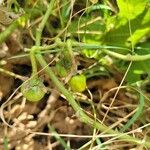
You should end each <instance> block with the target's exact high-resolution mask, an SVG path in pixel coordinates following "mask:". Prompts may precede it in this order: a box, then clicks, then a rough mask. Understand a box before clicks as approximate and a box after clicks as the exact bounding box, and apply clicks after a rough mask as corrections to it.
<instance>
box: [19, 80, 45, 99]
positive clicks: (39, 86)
mask: <svg viewBox="0 0 150 150" xmlns="http://www.w3.org/2000/svg"><path fill="white" fill-rule="evenodd" d="M21 92H22V94H23V96H24V97H25V98H26V99H27V100H28V101H31V102H38V101H40V100H41V99H42V98H43V97H44V95H45V93H46V88H45V85H44V84H43V82H42V80H41V79H39V78H33V79H30V80H28V81H26V82H25V83H23V85H22V86H21Z"/></svg>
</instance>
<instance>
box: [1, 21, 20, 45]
mask: <svg viewBox="0 0 150 150" xmlns="http://www.w3.org/2000/svg"><path fill="white" fill-rule="evenodd" d="M18 26H20V24H19V22H18V20H16V21H14V22H13V23H12V24H10V25H9V27H7V28H6V29H5V30H4V31H3V32H1V33H0V44H1V43H3V42H4V41H5V40H6V39H7V38H8V36H10V35H11V34H12V32H13V31H14V30H15V29H17V28H18Z"/></svg>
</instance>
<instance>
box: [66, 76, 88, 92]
mask: <svg viewBox="0 0 150 150" xmlns="http://www.w3.org/2000/svg"><path fill="white" fill-rule="evenodd" d="M69 86H70V87H71V89H72V91H74V92H83V91H84V90H85V89H86V77H85V76H84V75H76V76H73V77H72V78H71V79H70V81H69Z"/></svg>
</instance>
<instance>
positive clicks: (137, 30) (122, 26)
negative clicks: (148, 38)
mask: <svg viewBox="0 0 150 150" xmlns="http://www.w3.org/2000/svg"><path fill="white" fill-rule="evenodd" d="M108 23H109V25H108V26H111V25H113V28H112V29H109V30H108V31H107V32H106V34H105V35H104V37H103V39H102V40H103V43H104V44H105V45H106V44H109V45H115V46H127V47H129V46H131V45H130V43H131V42H132V44H133V45H136V44H137V43H138V42H139V41H140V40H141V39H142V38H143V37H144V36H145V35H148V34H149V33H150V10H149V9H148V8H146V9H145V10H144V11H143V12H142V14H140V15H138V16H137V17H136V18H134V19H132V20H130V25H129V21H128V20H127V19H124V18H121V17H120V16H117V17H112V18H110V19H108ZM108 28H109V27H108ZM130 30H131V32H130Z"/></svg>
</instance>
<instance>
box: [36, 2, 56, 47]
mask: <svg viewBox="0 0 150 150" xmlns="http://www.w3.org/2000/svg"><path fill="white" fill-rule="evenodd" d="M54 3H55V0H51V1H50V3H49V5H48V8H47V11H46V13H45V15H44V18H43V19H42V22H41V23H40V25H39V28H38V29H37V32H36V46H40V43H41V42H40V41H41V35H42V31H43V29H44V26H45V24H46V22H47V20H48V18H49V16H50V14H51V12H52V9H53V6H54Z"/></svg>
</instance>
